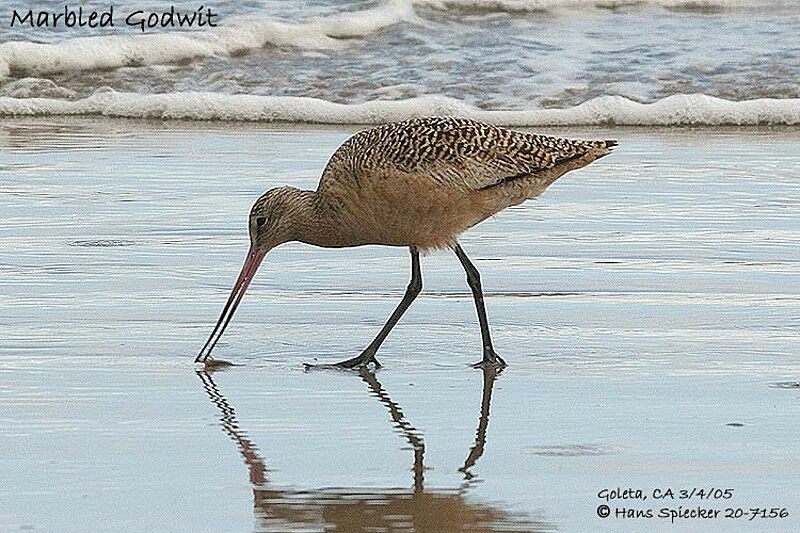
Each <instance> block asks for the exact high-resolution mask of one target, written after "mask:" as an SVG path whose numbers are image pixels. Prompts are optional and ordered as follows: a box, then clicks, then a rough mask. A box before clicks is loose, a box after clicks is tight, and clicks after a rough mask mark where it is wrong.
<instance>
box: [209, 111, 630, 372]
mask: <svg viewBox="0 0 800 533" xmlns="http://www.w3.org/2000/svg"><path fill="white" fill-rule="evenodd" d="M616 144H617V143H616V142H615V141H575V140H568V139H561V138H558V137H548V136H544V135H534V134H531V133H524V132H520V131H513V130H509V129H505V128H500V127H497V126H492V125H489V124H483V123H480V122H476V121H473V120H467V119H459V118H445V117H429V118H415V119H411V120H406V121H404V122H396V123H393V124H385V125H383V126H378V127H375V128H372V129H369V130H366V131H362V132H360V133H357V134H355V135H353V136H352V137H350V139H348V140H347V141H345V143H344V144H342V145H341V146H340V147H339V148H338V149H337V150H336V151H335V152H334V154H333V156H331V159H330V161H329V162H328V165H327V166H326V167H325V170H324V172H323V173H322V178H321V179H320V182H319V186H318V187H317V190H316V191H303V190H299V189H295V188H294V187H278V188H275V189H271V190H269V191H267V192H266V193H265V194H264V195H262V196H261V197H260V198H259V199H258V200H256V202H255V204H254V205H253V208H252V209H251V211H250V220H249V223H250V224H249V228H250V251H249V252H248V253H247V257H246V259H245V263H244V266H243V267H242V271H241V273H240V274H239V278H238V279H237V280H236V283H235V285H234V286H233V290H232V291H231V294H230V297H229V298H228V302H227V303H226V304H225V308H224V309H223V310H222V314H221V315H220V317H219V320H218V321H217V324H216V326H215V327H214V330H213V331H212V332H211V335H210V336H209V338H208V341H206V344H205V345H204V346H203V348H202V349H201V350H200V353H199V355H198V356H197V358H196V359H195V361H196V362H202V363H207V364H208V363H209V362H210V361H212V360H211V359H209V355H210V354H211V350H213V349H214V346H215V345H216V344H217V342H218V341H219V339H220V337H221V336H222V333H223V331H225V328H226V327H227V325H228V323H229V322H230V320H231V317H232V316H233V313H234V311H235V310H236V308H237V306H238V305H239V302H240V301H241V300H242V297H243V296H244V293H245V290H247V287H248V285H249V284H250V282H251V281H252V279H253V276H254V275H255V273H256V270H257V269H258V266H259V265H260V264H261V261H262V260H263V259H264V256H265V255H266V254H267V252H269V251H270V250H271V249H273V248H275V247H276V246H278V245H280V244H283V243H286V242H289V241H300V242H304V243H308V244H313V245H316V246H322V247H326V248H340V247H348V246H361V245H365V244H383V245H387V246H407V247H408V248H409V250H410V251H411V282H410V283H409V284H408V288H407V289H406V292H405V295H404V296H403V299H402V300H401V301H400V304H399V305H398V306H397V308H396V309H395V310H394V312H393V313H392V315H391V316H390V317H389V320H388V321H387V322H386V324H385V325H384V326H383V328H382V329H381V330H380V332H379V333H378V335H377V336H376V337H375V339H374V340H373V341H372V342H371V343H370V344H369V346H367V347H366V349H364V351H363V352H361V354H360V355H358V356H357V357H353V358H352V359H347V360H345V361H342V362H340V363H337V364H335V365H331V366H333V367H338V368H356V367H363V366H366V365H368V364H370V363H373V364H375V365H376V366H378V365H379V363H378V361H377V359H375V353H376V352H377V351H378V348H379V347H380V345H381V343H382V342H383V340H384V339H385V338H386V336H387V335H388V334H389V332H390V331H391V329H392V328H393V327H394V325H395V324H396V323H397V321H398V320H400V317H401V316H402V315H403V313H404V312H405V311H406V309H408V307H409V306H410V305H411V302H412V301H413V300H414V298H416V297H417V295H418V294H419V293H420V291H421V290H422V275H421V273H420V266H419V252H420V251H424V250H427V249H432V248H444V247H449V248H451V249H452V250H453V251H454V252H455V254H456V256H457V257H458V259H459V261H460V262H461V265H462V266H463V267H464V270H465V271H466V274H467V283H468V284H469V287H470V289H472V295H473V297H474V299H475V306H476V308H477V312H478V321H479V322H480V327H481V337H482V339H483V359H482V360H481V361H480V362H479V363H477V365H476V366H484V367H485V366H489V365H491V366H498V367H502V366H505V361H503V359H502V358H501V357H500V356H499V355H497V354H496V353H495V351H494V348H493V347H492V338H491V335H490V333H489V325H488V321H487V319H486V310H485V308H484V303H483V293H482V291H481V282H480V276H479V274H478V270H477V269H476V268H475V265H473V264H472V262H471V261H470V260H469V258H468V257H467V255H466V254H465V253H464V250H462V249H461V246H460V245H459V244H458V236H459V235H460V234H461V233H462V232H463V231H464V230H466V229H468V228H470V227H472V226H474V225H475V224H477V223H479V222H481V221H483V220H485V219H486V218H488V217H490V216H492V215H494V214H495V213H498V212H500V211H502V210H503V209H505V208H507V207H509V206H512V205H517V204H520V203H522V202H523V201H525V200H528V199H531V198H536V197H537V196H539V195H540V194H541V193H542V192H543V191H544V190H545V189H546V188H547V187H548V186H549V185H550V184H551V183H553V182H554V181H556V180H557V179H558V178H559V177H561V176H562V175H563V174H564V173H566V172H569V171H570V170H574V169H577V168H581V167H584V166H586V165H588V164H589V163H591V162H592V161H594V160H595V159H598V158H600V157H603V156H604V155H607V154H608V153H610V151H611V148H612V147H613V146H615V145H616Z"/></svg>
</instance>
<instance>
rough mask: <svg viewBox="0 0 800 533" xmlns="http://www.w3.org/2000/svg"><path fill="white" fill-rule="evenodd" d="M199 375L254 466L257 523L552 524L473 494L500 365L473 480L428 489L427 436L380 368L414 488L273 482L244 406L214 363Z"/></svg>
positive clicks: (354, 527) (371, 526) (489, 374)
mask: <svg viewBox="0 0 800 533" xmlns="http://www.w3.org/2000/svg"><path fill="white" fill-rule="evenodd" d="M197 375H198V376H199V377H200V379H201V380H202V382H203V388H204V389H205V391H206V393H207V394H208V397H209V398H210V399H211V401H212V402H213V403H214V405H215V406H216V407H217V409H218V410H219V413H220V414H219V420H220V423H221V425H222V428H223V430H224V431H225V433H227V434H228V435H229V436H230V438H231V439H232V440H233V441H234V442H235V443H236V445H237V447H238V448H239V452H240V453H241V455H242V458H243V459H244V462H245V464H246V465H247V468H248V470H249V476H250V482H251V483H252V485H253V500H254V506H255V514H256V517H257V519H258V525H257V528H256V529H257V531H281V532H287V533H288V532H292V531H304V532H308V531H342V532H348V533H350V532H352V533H356V532H362V531H391V532H393V531H408V532H419V533H429V532H430V533H434V532H435V533H449V532H456V531H471V532H476V533H481V532H487V533H488V532H497V531H517V532H519V531H528V532H534V531H537V532H538V531H552V530H553V527H552V526H550V525H547V524H545V523H543V522H540V521H534V520H529V519H527V518H525V517H523V516H519V515H515V514H512V513H509V512H506V511H504V510H502V509H499V508H496V507H492V506H490V505H486V504H483V503H478V502H475V501H472V500H471V499H470V498H468V496H467V492H468V490H469V487H470V481H471V480H473V479H474V476H473V474H472V473H471V472H470V469H471V468H472V467H473V466H474V465H475V463H476V462H477V461H478V459H480V457H481V455H483V452H484V448H485V445H486V431H487V427H488V424H489V404H490V402H491V397H492V388H493V386H494V382H495V379H496V377H497V370H494V369H486V370H484V375H483V395H482V401H481V410H480V413H481V414H480V418H479V422H478V430H477V433H476V437H475V442H474V444H473V446H472V448H471V449H470V451H469V453H468V455H467V458H466V460H465V461H464V465H463V466H462V467H461V468H460V469H459V471H460V472H462V473H463V474H464V478H465V483H464V484H463V485H461V486H460V487H458V488H454V489H426V488H425V486H424V481H425V480H424V474H425V464H424V457H425V443H424V440H423V438H422V435H421V433H420V432H419V431H418V430H417V429H416V428H415V427H414V426H413V425H411V423H410V422H409V421H408V420H407V419H406V417H405V415H404V414H403V410H402V409H401V408H400V406H399V405H398V404H397V403H395V402H394V401H392V399H391V398H390V397H389V395H388V393H387V392H386V390H385V389H384V388H383V386H382V385H381V383H380V382H379V381H378V378H377V377H376V375H375V374H374V373H373V372H371V371H369V370H362V371H361V373H360V376H361V379H362V380H363V381H364V383H366V384H367V386H368V387H369V389H370V392H371V394H372V395H373V396H375V397H376V398H377V399H378V401H380V403H381V404H382V405H383V406H385V407H386V409H387V410H388V412H389V416H390V417H391V419H392V423H393V425H394V426H395V428H396V429H397V430H398V431H399V433H400V434H402V435H403V437H404V438H405V439H406V440H407V441H408V443H409V444H410V445H411V447H412V449H413V450H414V466H413V472H414V483H413V487H412V488H385V489H381V488H373V487H368V488H323V489H316V490H314V489H312V490H291V489H288V490H282V489H280V488H277V487H273V486H271V485H272V483H270V482H269V479H268V477H267V472H268V471H267V468H266V466H265V462H264V458H263V457H262V456H261V454H260V452H259V451H258V448H257V447H256V445H255V444H254V443H253V442H252V441H251V440H250V439H249V438H248V437H247V435H246V433H245V432H244V431H243V430H242V429H241V427H240V426H239V422H238V420H237V418H236V412H235V411H234V409H233V407H232V406H231V405H230V403H228V401H227V400H226V399H225V397H224V396H223V395H222V393H221V392H220V390H219V388H218V387H217V385H216V383H215V382H214V380H213V379H212V377H211V374H210V373H209V372H207V371H204V370H201V371H198V372H197Z"/></svg>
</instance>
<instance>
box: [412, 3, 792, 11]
mask: <svg viewBox="0 0 800 533" xmlns="http://www.w3.org/2000/svg"><path fill="white" fill-rule="evenodd" d="M414 4H415V5H418V6H425V7H429V8H434V9H440V10H448V9H454V10H461V11H499V12H503V11H506V12H519V13H524V12H528V13H535V12H537V11H558V10H572V9H592V8H596V9H633V8H667V9H676V10H681V11H698V12H708V11H712V12H716V11H724V10H729V9H739V8H753V9H754V8H763V7H775V8H782V7H789V8H790V7H792V2H790V1H788V0H414Z"/></svg>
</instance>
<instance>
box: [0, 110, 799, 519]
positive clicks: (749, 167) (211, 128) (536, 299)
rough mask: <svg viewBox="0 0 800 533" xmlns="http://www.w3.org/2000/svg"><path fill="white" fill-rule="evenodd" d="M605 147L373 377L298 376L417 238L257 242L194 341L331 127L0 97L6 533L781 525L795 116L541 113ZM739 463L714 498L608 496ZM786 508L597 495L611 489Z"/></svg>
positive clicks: (397, 287) (506, 228)
mask: <svg viewBox="0 0 800 533" xmlns="http://www.w3.org/2000/svg"><path fill="white" fill-rule="evenodd" d="M549 131H550V132H551V133H555V134H560V135H567V136H589V137H599V138H618V139H619V140H620V146H619V148H618V150H617V151H616V152H615V154H614V156H612V157H608V158H605V159H603V160H602V161H599V162H597V163H596V164H594V165H592V166H591V167H589V168H587V169H585V170H582V171H578V172H574V173H571V174H569V175H567V176H565V177H564V178H563V179H562V180H560V181H559V182H558V183H557V184H556V185H554V186H553V187H552V188H551V189H550V190H549V191H548V192H547V193H546V194H545V195H544V196H543V197H541V198H540V199H539V200H537V201H535V202H529V203H527V204H525V205H524V206H520V207H517V208H514V209H511V210H509V211H507V212H505V213H502V214H501V215H499V216H497V217H495V218H494V219H493V220H490V221H487V222H485V223H483V224H481V225H480V226H478V227H476V228H474V229H473V230H472V231H471V232H470V233H468V234H466V235H465V236H464V238H463V240H462V242H463V245H464V248H465V250H466V251H467V253H470V254H471V256H472V257H473V259H474V260H475V263H476V265H477V266H478V268H479V269H480V270H481V272H482V275H483V283H484V288H485V290H486V292H487V307H488V313H489V318H490V322H491V324H492V327H493V332H494V336H495V344H496V347H497V350H498V352H499V353H500V354H501V355H502V356H503V357H504V358H505V359H506V360H507V361H508V362H509V364H510V366H509V368H508V369H506V370H505V371H504V372H503V373H501V374H500V375H499V376H494V378H495V379H493V376H491V375H486V376H485V375H483V374H482V372H480V371H477V370H472V369H469V368H468V367H467V364H468V363H471V362H474V361H475V360H477V359H479V357H480V350H479V345H480V341H479V339H480V335H479V330H478V327H477V324H476V319H475V316H474V309H473V307H472V302H471V298H470V295H469V292H468V290H467V287H466V284H465V282H464V279H463V273H462V271H461V270H460V266H459V265H458V261H457V260H456V259H455V257H452V256H451V255H450V254H448V253H436V254H431V255H428V256H426V257H423V260H422V269H423V279H424V285H425V287H424V291H423V293H422V294H421V295H420V297H419V299H418V301H417V302H416V303H415V304H414V306H412V308H411V309H410V310H409V312H408V314H407V315H406V316H405V317H404V318H403V320H402V321H401V322H400V324H399V325H398V326H397V328H396V329H395V330H394V331H393V332H392V334H391V335H390V337H389V338H388V339H387V341H386V343H385V345H384V347H383V348H382V350H381V352H380V355H381V357H380V359H381V361H382V363H383V364H384V365H385V367H384V368H383V369H381V370H380V371H379V372H377V374H374V375H373V374H364V375H358V374H355V373H340V372H310V373H305V372H303V368H302V363H303V362H306V361H312V362H313V361H315V360H316V361H320V362H333V361H336V360H339V359H342V358H344V357H349V356H351V355H354V354H356V353H357V352H358V351H359V350H360V349H361V348H363V346H364V345H365V344H366V343H368V342H369V340H371V338H372V335H374V333H375V332H376V331H377V329H378V328H379V327H380V325H381V324H382V323H383V321H384V320H385V318H386V317H387V316H388V314H389V313H390V312H391V309H392V308H393V306H394V304H395V303H396V301H397V300H399V298H400V296H401V294H402V292H403V289H404V287H405V284H406V282H407V278H408V264H407V263H408V259H407V254H406V252H405V251H404V250H402V249H391V248H379V247H364V248H358V249H350V250H336V251H332V250H320V249H315V248H312V247H308V246H304V245H299V244H292V245H286V246H283V247H281V248H279V249H277V250H275V251H274V252H273V253H271V254H270V255H269V257H268V258H267V260H266V262H265V264H264V266H262V269H261V272H260V273H259V275H258V276H257V277H256V279H255V281H254V283H253V285H252V287H251V288H250V290H249V291H248V295H247V296H246V298H245V300H244V302H243V305H242V308H241V309H240V310H239V312H238V314H237V316H236V318H235V319H234V322H233V323H232V325H231V327H230V328H229V330H228V332H227V333H226V336H225V337H223V339H222V341H221V342H220V344H219V346H218V347H217V352H216V353H215V355H216V356H217V357H220V358H224V359H227V360H230V361H234V362H237V363H241V364H242V365H243V366H239V367H234V368H231V369H228V370H225V371H221V372H217V373H214V374H206V373H203V372H200V373H198V372H196V371H195V370H196V369H195V368H193V366H192V364H191V360H192V358H193V356H194V355H195V354H196V352H197V350H198V349H199V347H200V346H202V343H203V341H204V340H205V338H206V336H207V335H208V332H209V331H210V328H211V327H212V325H213V322H214V320H215V319H216V317H217V315H218V313H219V311H220V308H221V306H222V304H223V303H224V300H225V298H226V296H227V291H228V289H229V287H230V286H231V284H232V283H233V281H234V279H235V276H236V274H237V272H238V268H239V266H240V263H241V260H242V259H243V256H244V253H245V251H246V248H247V235H246V230H245V220H246V218H245V217H246V214H247V212H248V210H249V207H250V204H251V203H252V201H253V200H254V199H255V198H256V197H258V195H259V194H260V193H261V192H263V191H264V190H266V189H268V188H270V187H273V186H277V185H280V184H285V183H288V184H291V185H295V186H298V187H305V188H313V187H314V186H315V185H316V181H317V179H318V176H319V173H320V171H321V169H322V167H323V166H324V163H325V161H326V160H327V157H328V155H329V154H330V153H331V152H332V151H333V150H334V149H335V147H336V146H337V145H338V144H339V143H340V142H342V141H343V140H344V139H345V138H346V137H347V136H348V135H349V131H346V130H345V129H341V128H322V127H289V126H286V127H283V126H255V125H249V126H244V127H232V126H231V125H224V126H217V125H206V124H171V125H168V126H164V125H159V124H148V123H141V122H127V121H108V120H103V121H94V120H55V121H54V120H53V119H48V120H19V121H9V120H6V121H4V122H3V123H2V124H0V199H2V201H0V216H1V217H2V220H3V221H4V228H3V235H2V247H0V294H2V296H3V298H2V301H0V326H1V327H2V334H0V400H2V404H3V409H2V411H0V479H2V480H3V481H4V483H2V485H0V502H2V505H0V531H7V530H8V531H16V530H20V529H26V530H34V531H152V530H167V531H250V530H253V531H298V530H303V531H322V530H334V531H361V530H367V528H373V529H370V530H375V531H380V530H390V531H413V530H416V531H460V530H463V529H466V527H467V525H469V526H470V527H472V529H471V530H472V531H553V530H559V531H643V530H648V531H661V530H663V531H667V530H669V531H695V530H704V531H732V530H735V531H795V530H797V529H798V527H800V493H798V491H797V489H796V487H797V486H798V481H800V468H798V466H797V465H798V464H800V461H798V459H800V458H799V457H798V446H797V436H796V433H797V431H796V428H797V426H798V422H800V414H798V413H799V412H798V410H797V402H798V401H799V400H800V388H799V387H794V386H793V384H795V383H796V382H797V381H798V379H800V353H798V352H800V350H799V349H798V348H800V334H798V326H799V325H800V322H798V316H800V296H799V294H800V290H799V289H800V251H798V246H797V243H798V241H799V240H800V229H799V228H798V220H800V194H799V193H798V187H797V186H798V183H800V171H798V168H800V133H798V132H796V131H792V130H767V129H764V130H758V129H752V130H745V129H739V130H722V131H710V130H697V131H692V130H644V129H615V130H601V129H584V130H575V129H558V130H555V129H554V130H549ZM617 487H620V488H623V489H624V488H628V487H630V488H639V489H643V490H644V491H645V493H648V494H651V493H652V490H653V489H656V488H658V489H665V488H668V487H671V488H674V489H676V490H678V489H684V488H689V489H691V488H692V487H698V488H702V487H705V488H706V489H708V488H712V487H713V488H732V489H733V497H732V498H731V499H730V500H728V501H725V502H720V501H713V500H711V501H708V500H705V501H701V500H698V499H697V498H693V499H689V500H685V501H679V500H677V499H676V500H675V501H659V502H655V501H653V499H652V497H650V498H649V499H648V500H646V501H636V500H633V501H631V500H627V501H623V500H617V501H612V502H606V501H605V500H603V499H601V498H598V492H599V491H601V490H602V489H604V488H608V489H616V488H617ZM606 503H607V504H608V505H610V506H611V507H612V508H617V507H627V508H635V509H646V508H649V507H652V508H654V509H656V510H658V509H660V508H662V507H671V508H675V509H677V508H678V506H679V505H683V506H684V507H695V506H697V505H700V506H703V507H709V508H714V509H725V508H726V507H734V508H736V507H742V508H744V509H745V510H749V509H750V508H752V507H766V508H772V507H779V508H784V507H785V508H787V509H788V511H789V513H790V515H789V517H786V518H783V519H780V518H779V519H768V518H764V519H762V518H757V519H755V520H752V521H748V520H747V519H746V518H743V519H727V520H726V519H722V518H720V519H709V520H702V519H697V518H694V519H683V520H679V521H678V522H676V524H674V525H673V524H671V523H670V521H669V519H646V518H639V519H622V518H619V517H615V516H611V517H609V518H605V519H601V518H598V516H597V514H596V511H597V507H598V506H599V505H601V504H606Z"/></svg>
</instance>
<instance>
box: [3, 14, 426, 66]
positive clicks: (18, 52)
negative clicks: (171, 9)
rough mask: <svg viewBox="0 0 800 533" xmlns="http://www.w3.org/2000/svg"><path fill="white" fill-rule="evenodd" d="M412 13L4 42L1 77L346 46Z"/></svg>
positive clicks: (259, 20) (231, 22)
mask: <svg viewBox="0 0 800 533" xmlns="http://www.w3.org/2000/svg"><path fill="white" fill-rule="evenodd" d="M413 13H414V11H413V7H412V4H411V3H410V1H408V0H391V1H390V2H387V3H385V4H381V5H379V6H376V7H374V8H371V9H366V10H362V11H354V12H349V13H338V14H335V15H330V16H327V17H317V18H311V19H309V20H306V21H301V22H284V21H279V20H274V19H270V18H264V17H259V16H238V17H232V18H230V19H228V20H227V21H225V23H224V24H222V25H220V26H218V27H216V28H213V29H210V30H205V31H183V32H178V31H174V32H161V33H153V34H146V35H134V36H130V35H103V36H96V37H78V38H72V39H67V40H65V41H62V42H59V43H33V42H27V41H12V42H6V43H2V44H0V77H7V76H11V75H14V76H24V75H28V76H30V75H43V74H51V73H56V72H72V71H87V70H101V69H113V68H120V67H126V66H143V65H168V64H174V63H180V62H184V61H189V60H195V59H202V58H207V57H214V56H233V55H237V54H242V53H246V52H252V51H254V50H258V49H260V48H263V47H264V46H267V45H273V46H288V47H296V48H304V49H316V50H336V49H340V48H342V47H345V46H347V41H346V40H345V39H348V38H357V37H365V36H367V35H369V34H371V33H375V32H377V31H380V30H381V29H383V28H385V27H387V26H391V25H393V24H396V23H398V22H400V21H402V20H405V19H407V18H410V17H412V16H413Z"/></svg>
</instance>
